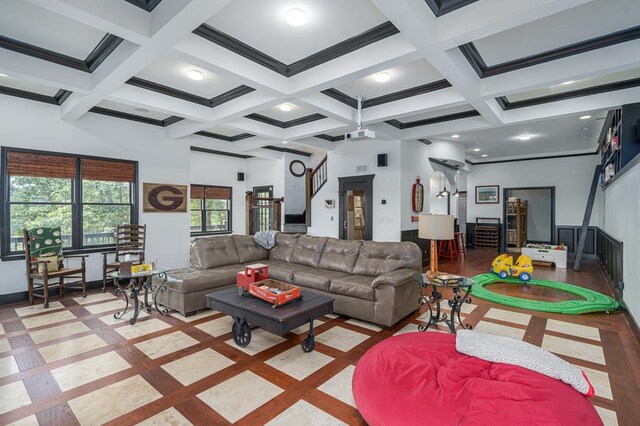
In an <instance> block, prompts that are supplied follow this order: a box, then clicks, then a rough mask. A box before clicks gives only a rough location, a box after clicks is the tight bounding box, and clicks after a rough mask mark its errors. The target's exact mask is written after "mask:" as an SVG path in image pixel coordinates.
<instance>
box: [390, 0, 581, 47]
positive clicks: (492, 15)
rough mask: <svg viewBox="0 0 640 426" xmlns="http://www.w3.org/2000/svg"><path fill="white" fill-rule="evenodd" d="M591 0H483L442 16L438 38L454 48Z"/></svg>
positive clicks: (441, 43)
mask: <svg viewBox="0 0 640 426" xmlns="http://www.w3.org/2000/svg"><path fill="white" fill-rule="evenodd" d="M409 1H412V2H416V3H424V0H409ZM590 1H593V0H536V1H513V0H482V1H481V2H476V3H472V4H470V5H468V6H465V7H463V8H460V9H458V10H456V11H455V12H452V13H449V14H446V15H444V16H441V17H440V18H438V19H437V20H436V22H435V28H436V32H437V34H438V38H437V41H438V44H439V45H440V48H441V49H443V50H444V49H451V48H454V47H457V46H459V45H461V44H465V43H468V42H471V41H475V40H479V39H481V38H484V37H488V36H491V35H494V34H497V33H499V32H502V31H506V30H508V29H511V28H515V27H518V26H521V25H525V24H527V23H529V22H532V21H535V20H537V19H541V18H544V17H546V16H550V15H553V14H555V13H559V12H562V11H564V10H567V9H571V8H573V7H576V6H579V5H581V4H585V3H589V2H590ZM394 3H396V2H394Z"/></svg>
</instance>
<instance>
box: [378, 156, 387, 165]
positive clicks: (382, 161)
mask: <svg viewBox="0 0 640 426" xmlns="http://www.w3.org/2000/svg"><path fill="white" fill-rule="evenodd" d="M378 167H387V154H378Z"/></svg>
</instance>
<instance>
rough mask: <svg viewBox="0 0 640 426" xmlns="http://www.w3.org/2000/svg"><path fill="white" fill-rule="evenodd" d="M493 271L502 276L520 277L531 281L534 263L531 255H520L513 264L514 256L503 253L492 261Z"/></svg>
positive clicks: (524, 280) (503, 277) (525, 280)
mask: <svg viewBox="0 0 640 426" xmlns="http://www.w3.org/2000/svg"><path fill="white" fill-rule="evenodd" d="M491 272H493V273H494V274H496V275H498V276H499V277H500V278H502V279H505V278H507V277H514V278H519V279H520V280H521V281H523V282H525V283H526V282H529V280H530V279H531V274H532V273H533V263H532V262H531V258H530V257H529V256H525V255H520V256H519V257H518V260H517V261H516V264H515V265H514V264H513V257H512V256H509V255H508V254H501V255H500V256H498V257H496V258H495V259H494V260H493V263H491Z"/></svg>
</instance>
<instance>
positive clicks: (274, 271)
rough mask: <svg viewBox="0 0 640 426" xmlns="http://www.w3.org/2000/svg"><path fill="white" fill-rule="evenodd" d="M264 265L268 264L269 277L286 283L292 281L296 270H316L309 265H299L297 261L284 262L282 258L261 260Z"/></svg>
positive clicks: (311, 271)
mask: <svg viewBox="0 0 640 426" xmlns="http://www.w3.org/2000/svg"><path fill="white" fill-rule="evenodd" d="M261 263H264V264H265V265H267V266H269V278H273V279H274V280H278V281H284V282H286V283H289V284H291V283H293V279H294V278H293V277H294V274H295V273H298V272H310V273H313V271H315V270H316V268H313V267H311V266H305V265H299V264H297V263H290V262H284V261H282V260H267V261H263V262H261Z"/></svg>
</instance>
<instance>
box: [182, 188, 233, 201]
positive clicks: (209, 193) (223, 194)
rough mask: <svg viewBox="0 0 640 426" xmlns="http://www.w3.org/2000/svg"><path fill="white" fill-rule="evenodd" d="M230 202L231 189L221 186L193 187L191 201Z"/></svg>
mask: <svg viewBox="0 0 640 426" xmlns="http://www.w3.org/2000/svg"><path fill="white" fill-rule="evenodd" d="M203 198H205V199H207V200H230V199H231V188H225V187H220V186H201V185H191V199H195V200H202V199H203Z"/></svg>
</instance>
